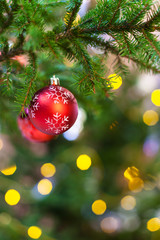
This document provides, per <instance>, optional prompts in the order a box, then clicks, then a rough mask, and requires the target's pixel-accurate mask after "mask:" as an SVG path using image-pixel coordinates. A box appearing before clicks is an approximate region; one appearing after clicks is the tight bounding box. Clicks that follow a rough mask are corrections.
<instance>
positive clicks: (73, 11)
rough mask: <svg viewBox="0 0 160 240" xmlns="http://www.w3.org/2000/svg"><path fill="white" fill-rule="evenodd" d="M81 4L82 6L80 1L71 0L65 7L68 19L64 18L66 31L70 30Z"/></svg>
mask: <svg viewBox="0 0 160 240" xmlns="http://www.w3.org/2000/svg"><path fill="white" fill-rule="evenodd" d="M81 4H82V0H74V1H73V0H71V2H70V5H69V6H68V7H67V13H68V17H67V16H66V23H67V26H66V30H67V31H68V30H69V29H70V28H71V26H72V23H73V21H74V20H75V18H76V15H77V13H78V11H79V8H80V6H81Z"/></svg>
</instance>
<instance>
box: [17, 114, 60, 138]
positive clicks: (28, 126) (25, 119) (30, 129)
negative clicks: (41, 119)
mask: <svg viewBox="0 0 160 240" xmlns="http://www.w3.org/2000/svg"><path fill="white" fill-rule="evenodd" d="M25 112H26V115H24V116H22V115H19V116H18V119H17V122H18V127H19V129H20V131H21V133H22V135H23V136H24V137H25V138H26V139H28V140H29V141H31V142H47V141H50V140H51V139H53V138H54V137H55V136H51V135H47V134H45V133H43V132H40V131H39V130H38V129H37V128H35V127H34V126H33V124H32V123H31V121H30V119H29V116H28V114H27V113H28V109H26V110H25Z"/></svg>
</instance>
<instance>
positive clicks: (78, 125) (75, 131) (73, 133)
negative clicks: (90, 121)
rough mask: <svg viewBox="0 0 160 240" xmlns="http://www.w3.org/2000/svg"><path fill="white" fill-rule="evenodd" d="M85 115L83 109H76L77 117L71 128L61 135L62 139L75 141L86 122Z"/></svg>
mask: <svg viewBox="0 0 160 240" xmlns="http://www.w3.org/2000/svg"><path fill="white" fill-rule="evenodd" d="M86 118H87V115H86V112H85V111H84V109H83V108H79V109H78V117H77V119H76V121H75V123H74V124H73V126H72V127H71V128H70V129H69V130H67V131H66V132H64V133H63V137H64V138H65V139H67V140H68V141H74V140H76V139H77V138H78V137H79V135H80V133H81V132H82V130H83V128H84V127H83V126H84V122H85V121H86Z"/></svg>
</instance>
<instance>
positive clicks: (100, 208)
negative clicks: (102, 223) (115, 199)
mask: <svg viewBox="0 0 160 240" xmlns="http://www.w3.org/2000/svg"><path fill="white" fill-rule="evenodd" d="M106 209H107V205H106V203H105V202H104V201H103V200H100V199H99V200H96V201H94V203H93V204H92V212H94V213H95V214H96V215H102V214H103V213H104V212H105V211H106Z"/></svg>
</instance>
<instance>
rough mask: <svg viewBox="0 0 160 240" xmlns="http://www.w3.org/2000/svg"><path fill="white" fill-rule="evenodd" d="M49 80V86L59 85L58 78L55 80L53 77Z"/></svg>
mask: <svg viewBox="0 0 160 240" xmlns="http://www.w3.org/2000/svg"><path fill="white" fill-rule="evenodd" d="M50 80H51V85H54V86H55V85H60V81H59V78H56V77H55V75H53V77H51V78H50Z"/></svg>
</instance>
